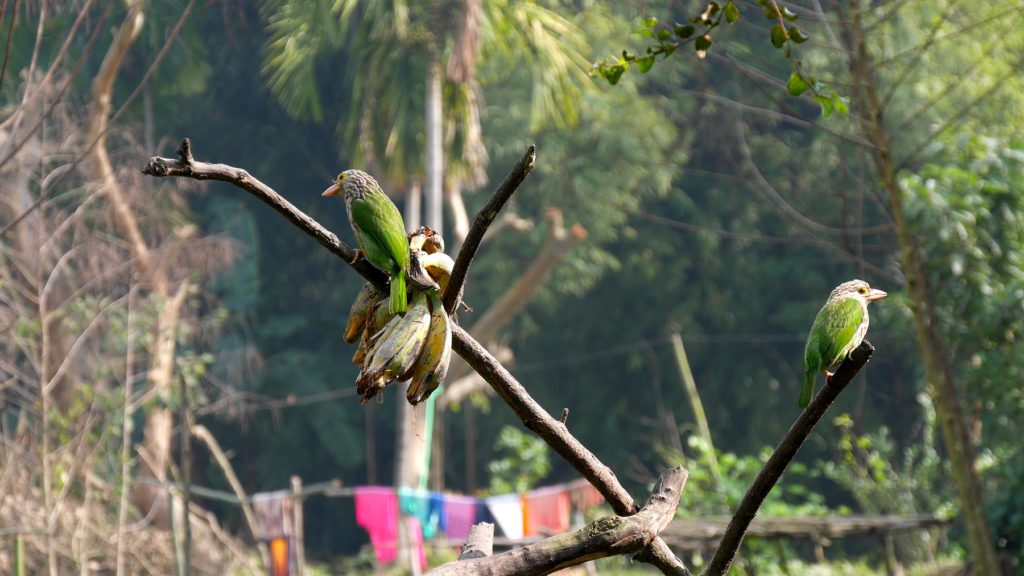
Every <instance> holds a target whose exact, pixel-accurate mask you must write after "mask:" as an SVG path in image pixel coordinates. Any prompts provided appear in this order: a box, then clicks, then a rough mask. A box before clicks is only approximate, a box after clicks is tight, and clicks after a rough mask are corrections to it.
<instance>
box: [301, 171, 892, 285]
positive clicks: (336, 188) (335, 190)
mask: <svg viewBox="0 0 1024 576" xmlns="http://www.w3.org/2000/svg"><path fill="white" fill-rule="evenodd" d="M339 194H341V184H339V183H337V182H335V183H334V184H331V186H330V187H329V188H328V189H327V190H324V193H323V194H321V196H337V195H339ZM882 295H883V296H884V295H885V292H882Z"/></svg>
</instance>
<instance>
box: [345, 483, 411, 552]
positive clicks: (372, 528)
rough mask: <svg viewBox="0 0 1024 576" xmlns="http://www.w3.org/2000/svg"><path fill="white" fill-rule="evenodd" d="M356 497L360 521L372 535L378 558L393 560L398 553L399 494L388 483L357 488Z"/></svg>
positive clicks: (374, 550) (357, 518)
mask: <svg viewBox="0 0 1024 576" xmlns="http://www.w3.org/2000/svg"><path fill="white" fill-rule="evenodd" d="M354 499H355V507H356V524H359V525H360V526H362V527H363V528H364V529H365V530H366V531H367V532H368V533H369V534H370V543H371V544H373V552H374V554H376V555H377V561H378V562H380V563H381V564H387V563H388V562H391V561H392V560H394V559H395V556H396V555H397V554H398V550H397V549H396V548H395V542H396V541H397V539H398V495H396V494H395V491H394V489H393V488H390V487H388V486H360V487H357V488H356V489H355V490H354ZM417 532H418V531H417Z"/></svg>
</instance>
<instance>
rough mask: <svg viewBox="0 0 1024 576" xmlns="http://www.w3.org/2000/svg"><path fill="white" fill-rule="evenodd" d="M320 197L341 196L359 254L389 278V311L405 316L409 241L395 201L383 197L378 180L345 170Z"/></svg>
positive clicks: (357, 171) (384, 195)
mask: <svg viewBox="0 0 1024 576" xmlns="http://www.w3.org/2000/svg"><path fill="white" fill-rule="evenodd" d="M323 196H343V197H344V198H345V210H346V212H347V213H348V221H349V224H351V225H352V231H353V232H354V233H355V235H356V241H357V242H358V243H359V246H360V248H362V250H361V252H362V253H363V254H365V255H366V258H367V260H369V261H370V264H373V265H374V266H376V267H377V268H380V269H381V270H384V271H385V272H387V273H389V274H390V275H391V295H390V298H389V299H388V310H389V311H390V312H391V313H392V314H405V310H406V307H407V304H408V302H407V294H406V291H405V283H406V275H407V274H408V271H409V241H408V240H407V239H406V236H405V222H403V221H402V214H401V213H400V212H399V211H398V208H397V207H396V206H395V204H394V202H392V201H391V199H390V198H388V197H387V195H386V194H384V191H383V190H381V189H380V185H379V184H377V181H376V180H374V179H373V176H370V175H369V174H367V173H366V172H363V171H362V170H346V171H344V172H342V173H341V174H338V179H337V181H336V182H335V183H334V184H332V185H331V186H330V187H329V188H327V190H324V193H323Z"/></svg>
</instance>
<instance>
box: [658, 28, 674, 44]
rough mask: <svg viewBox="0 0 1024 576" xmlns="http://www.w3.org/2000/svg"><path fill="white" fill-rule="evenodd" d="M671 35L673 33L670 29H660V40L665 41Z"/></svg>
mask: <svg viewBox="0 0 1024 576" xmlns="http://www.w3.org/2000/svg"><path fill="white" fill-rule="evenodd" d="M671 37H672V33H671V32H669V31H668V30H666V29H664V28H662V29H661V30H658V40H661V41H662V42H664V41H665V40H668V39H669V38H671Z"/></svg>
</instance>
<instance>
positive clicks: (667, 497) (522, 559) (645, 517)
mask: <svg viewBox="0 0 1024 576" xmlns="http://www.w3.org/2000/svg"><path fill="white" fill-rule="evenodd" d="M687 476H688V475H687V472H686V470H684V469H683V468H682V467H676V468H672V469H670V470H666V471H665V472H664V473H662V475H661V477H660V478H659V479H658V483H657V484H656V485H655V486H654V490H653V491H652V492H651V497H650V498H649V499H648V500H647V505H646V506H644V508H643V509H642V510H640V512H638V513H636V514H635V515H632V516H625V517H623V516H609V517H606V518H601V519H600V520H597V521H595V522H591V523H590V524H588V525H586V526H584V527H583V528H580V529H579V530H576V531H574V532H566V533H565V534H558V535H556V536H552V537H550V538H547V539H545V540H543V541H541V542H537V543H536V544H531V545H529V546H525V547H523V548H517V549H515V550H509V551H508V552H504V553H502V554H498V555H496V556H491V557H482V558H471V559H461V560H458V561H455V562H448V563H447V564H442V565H441V566H438V567H437V568H435V569H433V570H431V571H430V572H428V573H427V574H428V575H434V576H462V575H470V574H485V575H486V574H502V575H505V574H509V575H527V574H529V575H534V574H550V573H551V572H554V571H555V570H560V569H562V568H565V567H567V566H575V565H577V564H582V563H583V562H587V561H589V560H594V559H596V558H605V557H608V556H616V555H619V554H631V553H635V552H638V551H640V550H641V549H643V548H644V547H645V546H647V545H648V544H650V543H651V542H653V541H654V540H655V539H656V538H658V534H660V533H661V531H662V530H664V529H665V527H666V526H668V524H669V523H670V522H671V521H672V519H673V518H674V517H675V514H676V508H677V507H678V506H679V495H680V494H681V493H682V490H683V486H684V485H685V484H686V478H687Z"/></svg>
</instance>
